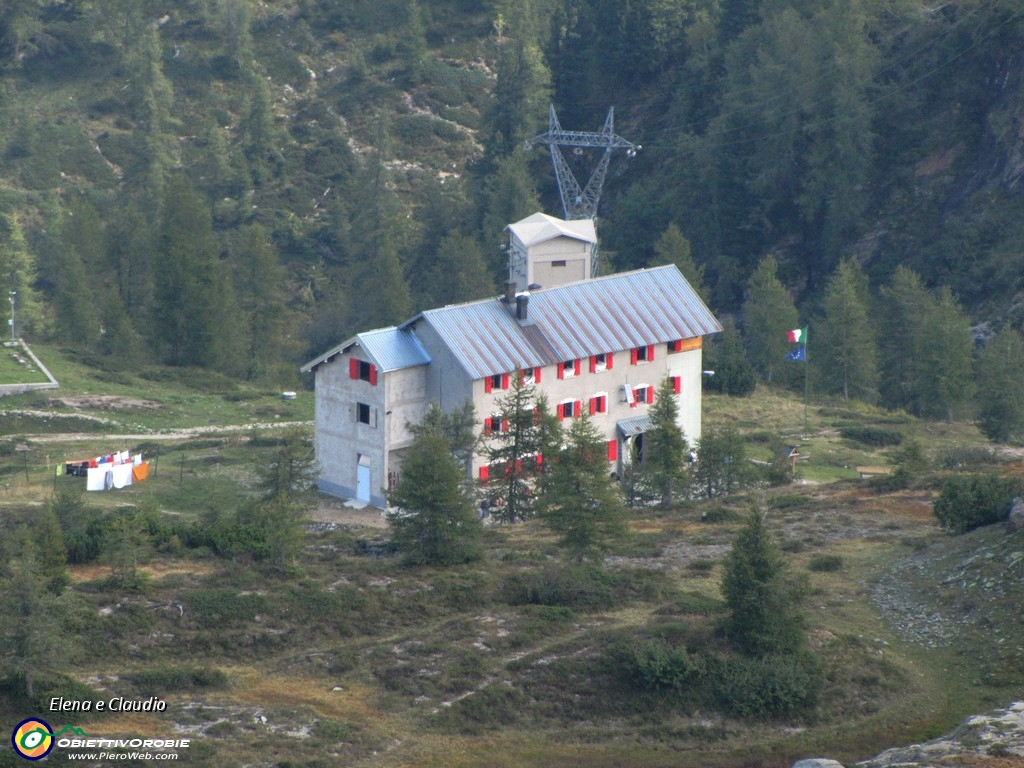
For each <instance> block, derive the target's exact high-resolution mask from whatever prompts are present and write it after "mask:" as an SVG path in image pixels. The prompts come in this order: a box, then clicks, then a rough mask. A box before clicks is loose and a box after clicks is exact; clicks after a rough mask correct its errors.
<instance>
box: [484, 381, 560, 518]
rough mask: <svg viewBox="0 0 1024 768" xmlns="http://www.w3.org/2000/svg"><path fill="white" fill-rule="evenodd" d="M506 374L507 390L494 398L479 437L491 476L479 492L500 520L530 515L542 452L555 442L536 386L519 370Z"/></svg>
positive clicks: (543, 459) (534, 498) (544, 457)
mask: <svg viewBox="0 0 1024 768" xmlns="http://www.w3.org/2000/svg"><path fill="white" fill-rule="evenodd" d="M507 375H508V377H509V390H508V393H507V394H505V395H503V396H502V397H500V398H498V399H497V400H496V401H495V404H494V410H493V412H492V413H490V414H484V431H483V434H482V436H481V439H482V441H483V444H484V448H483V455H484V457H485V459H486V461H487V465H488V467H489V472H490V476H489V477H488V479H487V480H486V481H485V483H484V486H483V496H484V503H485V504H486V505H487V506H488V507H489V508H491V509H493V510H494V511H495V517H496V518H497V519H498V520H499V521H501V522H503V523H518V522H521V521H523V520H526V519H527V518H528V517H531V516H532V515H533V510H534V505H535V503H536V487H535V486H536V479H537V477H538V475H539V474H540V472H541V468H542V466H543V463H544V461H545V460H546V458H547V457H546V456H545V455H544V450H545V448H546V447H547V446H549V445H551V444H552V443H553V442H554V440H553V438H552V437H551V435H550V434H549V433H550V432H551V431H553V430H554V431H557V428H558V427H557V422H555V423H554V426H552V422H551V420H550V419H549V418H544V416H543V414H542V412H541V410H540V404H539V403H538V399H537V397H536V396H535V391H534V388H533V387H532V386H530V385H528V384H526V383H524V380H523V377H522V376H521V375H520V374H519V373H518V372H513V373H510V374H507ZM544 402H545V404H546V401H544Z"/></svg>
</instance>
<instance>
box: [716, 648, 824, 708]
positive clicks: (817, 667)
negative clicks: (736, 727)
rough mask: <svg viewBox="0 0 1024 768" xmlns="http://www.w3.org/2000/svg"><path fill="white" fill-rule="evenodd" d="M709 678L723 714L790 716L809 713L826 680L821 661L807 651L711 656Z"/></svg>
mask: <svg viewBox="0 0 1024 768" xmlns="http://www.w3.org/2000/svg"><path fill="white" fill-rule="evenodd" d="M708 681H709V683H710V686H711V693H712V696H713V698H714V701H715V704H716V706H717V707H718V708H719V709H720V710H721V711H722V712H723V713H725V714H727V715H732V716H734V717H745V718H754V719H792V718H795V717H799V716H802V715H807V714H810V713H811V712H812V711H813V710H814V708H815V706H816V705H817V703H818V696H819V694H820V692H821V689H822V687H823V686H824V684H825V675H824V671H823V669H822V665H821V662H820V661H818V659H817V658H816V657H815V656H814V655H812V654H811V653H809V652H801V653H796V654H792V655H789V656H766V657H761V658H750V657H747V656H730V657H727V658H714V659H713V660H711V661H710V662H709V664H708Z"/></svg>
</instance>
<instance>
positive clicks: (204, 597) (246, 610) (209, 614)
mask: <svg viewBox="0 0 1024 768" xmlns="http://www.w3.org/2000/svg"><path fill="white" fill-rule="evenodd" d="M185 602H186V604H187V605H188V607H189V613H191V615H192V617H193V619H194V620H195V621H196V622H197V623H198V624H199V625H200V626H202V627H206V628H208V629H212V628H224V627H231V626H237V625H239V624H243V623H245V622H248V621H252V620H253V619H254V618H255V617H256V615H257V614H259V613H266V611H267V600H266V598H265V597H263V595H257V594H252V593H249V594H245V593H239V592H237V591H235V590H233V589H196V590H193V591H192V592H189V593H188V595H187V596H186V597H185Z"/></svg>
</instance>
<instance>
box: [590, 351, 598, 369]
mask: <svg viewBox="0 0 1024 768" xmlns="http://www.w3.org/2000/svg"><path fill="white" fill-rule="evenodd" d="M590 372H591V373H597V355H591V356H590Z"/></svg>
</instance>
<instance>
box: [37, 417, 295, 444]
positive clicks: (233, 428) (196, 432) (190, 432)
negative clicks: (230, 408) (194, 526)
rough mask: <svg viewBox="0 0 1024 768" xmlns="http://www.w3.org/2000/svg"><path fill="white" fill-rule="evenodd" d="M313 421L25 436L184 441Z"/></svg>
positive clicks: (67, 439) (53, 439) (50, 439)
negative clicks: (161, 430) (163, 430)
mask: <svg viewBox="0 0 1024 768" xmlns="http://www.w3.org/2000/svg"><path fill="white" fill-rule="evenodd" d="M311 426H313V422H312V421H275V422H268V423H261V424H224V425H217V426H206V427H185V428H182V429H171V430H167V431H165V432H140V433H135V434H130V433H121V432H110V433H107V432H63V433H57V434H49V433H47V434H37V435H25V436H24V437H25V439H26V440H29V441H31V442H34V443H72V442H82V441H86V440H90V441H102V440H114V441H126V440H127V441H133V440H134V441H139V440H183V439H185V438H189V437H202V436H204V435H228V434H235V433H239V432H242V433H244V432H248V431H250V430H253V429H256V430H260V431H269V430H276V429H290V428H292V427H311Z"/></svg>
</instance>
